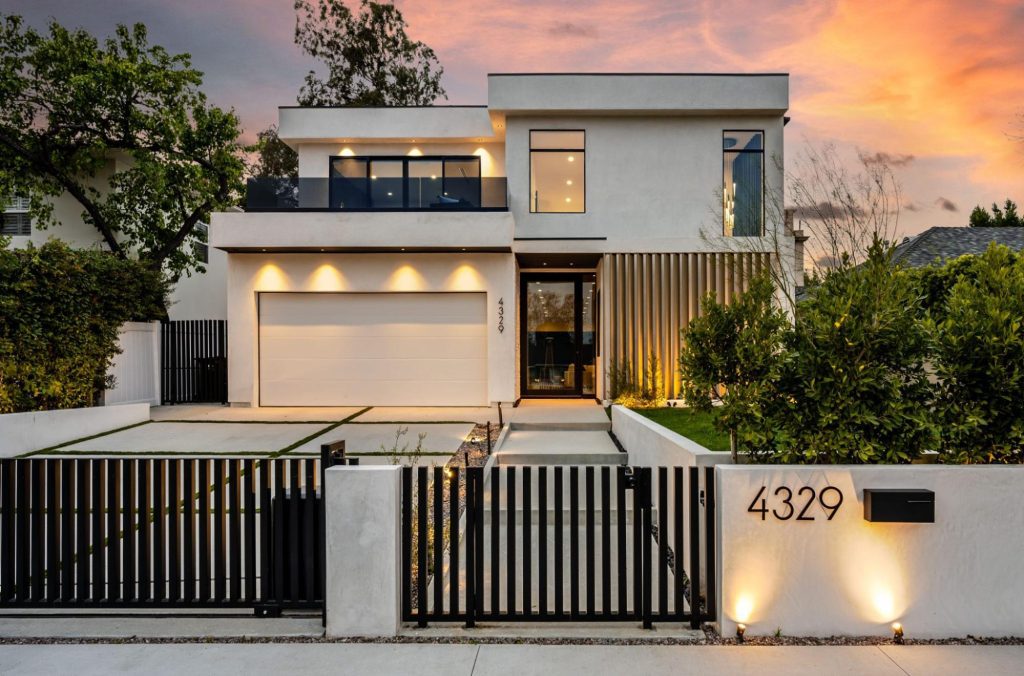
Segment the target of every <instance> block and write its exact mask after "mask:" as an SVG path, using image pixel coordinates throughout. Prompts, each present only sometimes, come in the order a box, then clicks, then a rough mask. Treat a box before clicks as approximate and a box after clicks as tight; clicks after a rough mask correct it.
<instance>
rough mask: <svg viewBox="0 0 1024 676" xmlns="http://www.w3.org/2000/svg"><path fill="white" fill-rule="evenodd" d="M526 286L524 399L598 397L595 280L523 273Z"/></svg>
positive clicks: (522, 349) (587, 276)
mask: <svg viewBox="0 0 1024 676" xmlns="http://www.w3.org/2000/svg"><path fill="white" fill-rule="evenodd" d="M521 283H522V289H521V294H522V295H521V299H520V309H521V312H522V317H521V321H520V326H522V330H523V334H522V340H521V344H520V353H521V356H522V391H523V395H524V396H527V397H558V396H563V397H564V396H569V397H580V396H587V397H592V396H594V385H595V382H596V374H595V372H594V371H595V369H594V357H595V355H596V345H597V331H596V330H595V327H596V326H597V321H596V316H595V311H596V310H595V308H596V307H597V303H596V297H595V294H596V288H595V287H596V278H595V275H593V274H540V273H538V274H523V275H522V277H521Z"/></svg>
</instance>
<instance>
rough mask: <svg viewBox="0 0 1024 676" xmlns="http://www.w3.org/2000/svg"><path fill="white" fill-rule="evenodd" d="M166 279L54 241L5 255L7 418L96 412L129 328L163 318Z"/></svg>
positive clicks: (1, 363) (1, 322) (2, 330)
mask: <svg viewBox="0 0 1024 676" xmlns="http://www.w3.org/2000/svg"><path fill="white" fill-rule="evenodd" d="M164 293H165V287H164V283H163V281H162V279H161V277H160V275H159V274H158V273H156V272H153V271H150V270H148V269H146V268H145V267H143V266H142V265H140V264H139V263H137V262H135V261H130V260H124V259H120V258H117V257H115V256H114V255H112V254H109V253H106V252H100V251H81V250H74V249H71V248H69V247H68V246H67V245H65V244H63V243H61V242H58V241H51V242H47V243H46V244H44V245H42V246H40V247H38V248H36V247H32V246H29V248H27V249H15V250H7V249H6V248H4V249H3V250H0V412H3V413H8V412H12V411H35V410H49V409H57V408H74V407H77V406H90V405H92V404H94V403H95V400H96V397H97V394H98V393H99V392H101V391H102V390H103V389H105V388H108V387H110V386H112V385H113V383H112V379H110V378H108V376H107V371H108V369H109V366H110V362H111V360H112V359H113V357H114V355H116V354H117V352H118V348H117V335H118V329H119V328H120V327H121V325H122V324H123V323H124V322H125V321H130V320H146V319H149V318H151V317H155V316H159V314H160V312H161V307H162V302H163V297H164Z"/></svg>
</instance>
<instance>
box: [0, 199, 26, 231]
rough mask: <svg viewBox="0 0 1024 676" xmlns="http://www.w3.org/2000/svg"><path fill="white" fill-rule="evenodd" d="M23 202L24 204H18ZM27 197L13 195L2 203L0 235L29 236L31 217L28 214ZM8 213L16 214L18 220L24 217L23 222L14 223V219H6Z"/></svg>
mask: <svg viewBox="0 0 1024 676" xmlns="http://www.w3.org/2000/svg"><path fill="white" fill-rule="evenodd" d="M19 202H24V204H19ZM29 207H30V204H29V202H28V198H26V197H21V196H17V195H15V196H14V197H12V198H11V200H10V201H9V202H7V203H6V204H4V205H3V210H2V211H0V236H3V237H31V236H32V218H31V217H30V216H29ZM8 214H11V215H17V216H18V217H20V218H18V221H21V220H22V219H24V221H23V223H14V222H13V221H14V219H8V216H7V215H8Z"/></svg>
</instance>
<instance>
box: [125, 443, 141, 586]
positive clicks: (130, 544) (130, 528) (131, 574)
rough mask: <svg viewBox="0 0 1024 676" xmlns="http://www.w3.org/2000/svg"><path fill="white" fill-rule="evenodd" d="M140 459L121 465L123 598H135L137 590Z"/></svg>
mask: <svg viewBox="0 0 1024 676" xmlns="http://www.w3.org/2000/svg"><path fill="white" fill-rule="evenodd" d="M138 462H139V461H138V460H123V461H122V466H121V496H122V499H123V501H124V505H123V510H124V511H123V512H122V514H121V530H122V531H124V535H123V536H122V537H123V538H124V556H123V557H122V558H123V559H124V583H123V585H122V587H121V598H123V599H126V600H129V601H131V600H134V599H136V598H137V593H136V591H135V557H136V550H135V505H136V502H135V493H136V486H137V484H136V474H135V464H136V463H138Z"/></svg>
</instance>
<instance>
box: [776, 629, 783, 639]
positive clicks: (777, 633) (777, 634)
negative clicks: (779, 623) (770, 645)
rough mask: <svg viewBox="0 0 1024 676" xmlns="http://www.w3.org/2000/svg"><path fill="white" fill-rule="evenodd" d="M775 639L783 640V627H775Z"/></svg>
mask: <svg viewBox="0 0 1024 676" xmlns="http://www.w3.org/2000/svg"><path fill="white" fill-rule="evenodd" d="M775 638H782V627H775Z"/></svg>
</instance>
